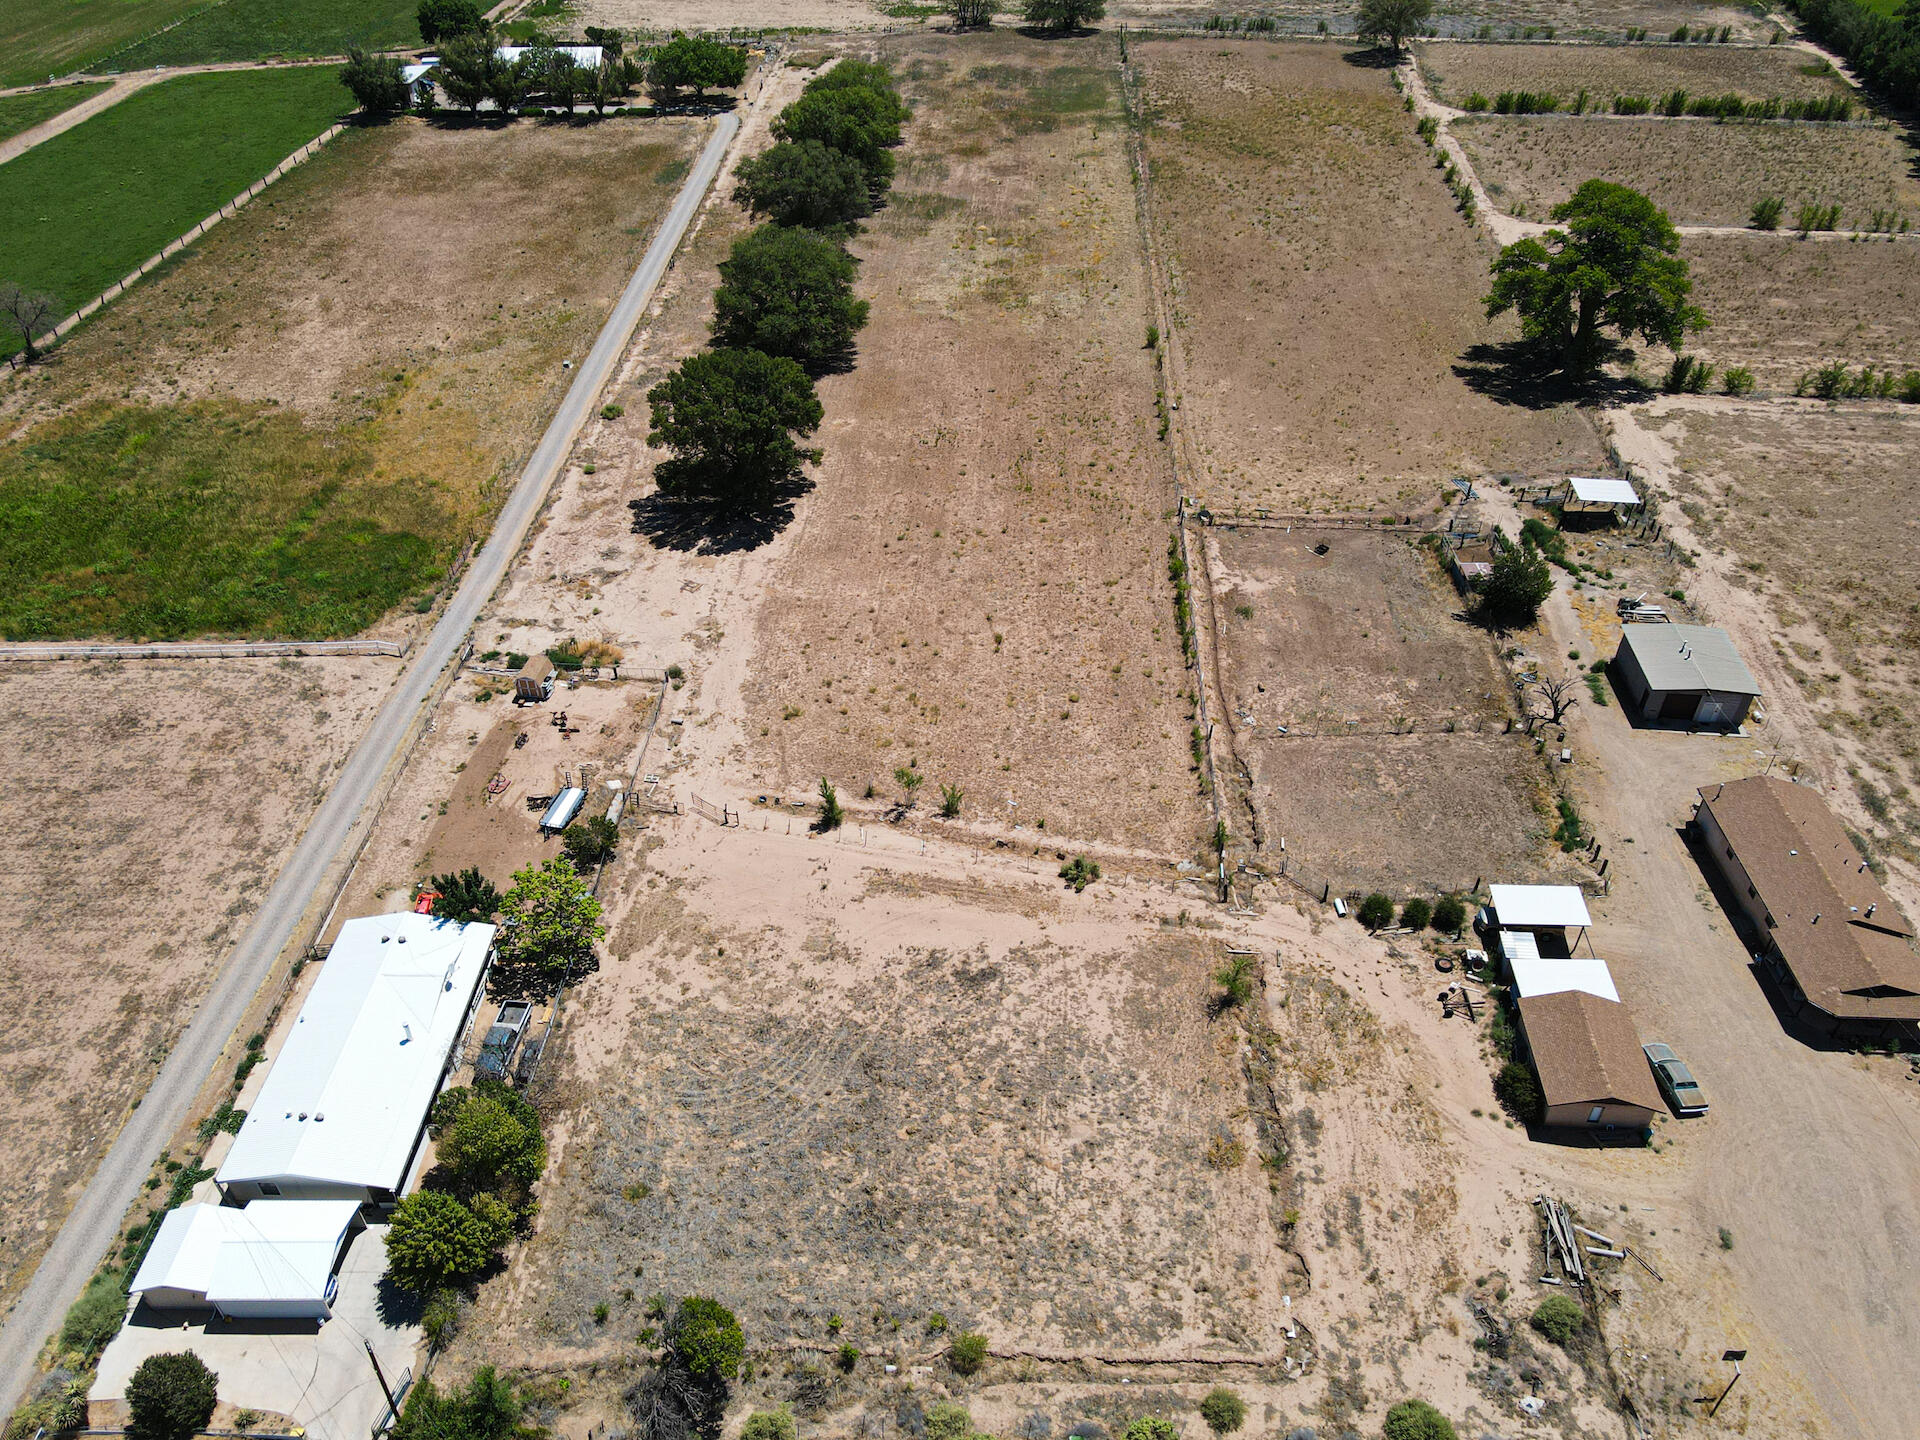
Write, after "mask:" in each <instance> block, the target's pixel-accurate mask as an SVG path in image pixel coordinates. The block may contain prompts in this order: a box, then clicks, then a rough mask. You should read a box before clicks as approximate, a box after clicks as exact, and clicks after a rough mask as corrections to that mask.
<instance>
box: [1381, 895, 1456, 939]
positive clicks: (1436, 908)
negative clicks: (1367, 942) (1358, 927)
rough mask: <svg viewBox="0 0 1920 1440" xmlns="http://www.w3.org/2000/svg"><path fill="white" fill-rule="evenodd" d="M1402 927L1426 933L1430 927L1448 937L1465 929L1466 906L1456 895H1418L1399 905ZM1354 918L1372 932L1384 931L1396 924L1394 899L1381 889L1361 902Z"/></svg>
mask: <svg viewBox="0 0 1920 1440" xmlns="http://www.w3.org/2000/svg"><path fill="white" fill-rule="evenodd" d="M1399 913H1400V924H1401V925H1402V926H1403V927H1405V928H1406V929H1408V930H1425V929H1426V928H1427V927H1428V926H1429V925H1431V926H1432V927H1433V928H1434V929H1435V930H1438V931H1441V932H1442V933H1444V934H1447V935H1458V934H1459V933H1460V932H1461V930H1463V929H1464V928H1466V923H1467V905H1466V902H1465V901H1464V900H1462V899H1461V898H1460V897H1459V896H1457V895H1442V896H1441V897H1440V898H1439V899H1438V900H1426V899H1423V898H1422V897H1420V896H1418V895H1416V896H1414V897H1413V898H1412V899H1411V900H1408V901H1407V902H1406V903H1404V904H1403V905H1401V906H1400V912H1399ZM1354 915H1355V916H1356V918H1358V919H1359V921H1360V923H1361V924H1362V925H1364V926H1366V927H1367V929H1369V930H1384V929H1386V928H1387V927H1388V926H1389V925H1391V924H1393V917H1394V906H1393V897H1392V896H1390V895H1383V894H1381V893H1380V892H1379V891H1378V890H1376V891H1374V893H1373V894H1371V895H1369V896H1367V897H1366V899H1364V900H1362V901H1361V902H1360V905H1359V908H1357V909H1356V910H1355V911H1354Z"/></svg>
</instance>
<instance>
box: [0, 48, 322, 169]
mask: <svg viewBox="0 0 1920 1440" xmlns="http://www.w3.org/2000/svg"><path fill="white" fill-rule="evenodd" d="M345 58H346V57H345V56H341V55H327V56H323V57H321V58H318V59H314V60H275V61H271V62H269V61H264V60H235V61H228V62H226V63H223V64H219V65H180V66H173V67H169V68H167V69H164V70H142V71H141V72H139V73H138V74H137V75H68V76H64V77H62V79H61V81H60V83H61V84H62V85H71V84H77V83H84V82H86V81H90V80H105V81H107V82H108V88H107V89H105V90H102V91H101V92H100V93H99V94H98V95H95V96H93V97H92V98H91V99H87V100H82V101H81V102H80V103H79V104H78V105H75V106H74V107H73V108H72V109H70V110H62V111H61V112H60V113H59V114H58V115H56V116H54V117H53V118H52V119H51V120H42V121H41V122H40V123H39V124H38V125H35V126H33V127H32V128H31V129H27V130H22V131H21V132H20V133H19V134H18V135H15V136H13V137H11V138H10V139H7V140H0V165H4V164H6V163H7V161H9V160H16V159H18V158H19V157H20V156H22V155H24V154H26V153H27V151H29V150H31V149H33V147H34V146H36V145H44V144H45V143H46V142H47V141H49V140H51V139H53V137H54V136H56V135H60V134H64V133H65V132H66V131H68V130H71V129H73V127H74V126H76V125H79V124H82V123H84V122H85V121H88V120H91V119H92V118H93V117H94V116H96V115H98V114H99V113H100V112H101V111H102V110H106V109H109V108H110V107H112V106H115V105H118V104H119V103H120V102H121V101H122V100H124V99H126V98H127V97H128V96H129V95H131V94H133V93H134V92H135V91H137V90H144V89H146V88H147V87H148V86H149V85H158V84H159V83H160V82H161V81H163V80H175V79H178V78H179V77H180V76H182V75H205V74H207V73H209V72H210V71H215V70H285V69H287V68H289V67H299V66H309V65H339V64H341V63H343V61H344V60H345ZM45 88H46V87H45V86H42V85H23V86H21V87H20V88H18V89H15V90H0V95H25V94H28V93H30V92H32V91H35V90H42V89H45Z"/></svg>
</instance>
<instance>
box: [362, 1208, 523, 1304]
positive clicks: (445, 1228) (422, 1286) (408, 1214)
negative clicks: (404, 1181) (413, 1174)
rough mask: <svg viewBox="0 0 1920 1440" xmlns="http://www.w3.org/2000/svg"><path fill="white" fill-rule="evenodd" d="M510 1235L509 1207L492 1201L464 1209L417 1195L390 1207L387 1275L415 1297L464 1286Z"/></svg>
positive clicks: (511, 1212)
mask: <svg viewBox="0 0 1920 1440" xmlns="http://www.w3.org/2000/svg"><path fill="white" fill-rule="evenodd" d="M512 1231H513V1211H512V1209H511V1207H509V1206H508V1205H506V1204H505V1203H503V1202H502V1201H500V1200H497V1199H495V1198H494V1197H493V1196H491V1195H478V1196H475V1197H474V1199H473V1200H472V1202H471V1203H463V1202H462V1201H460V1200H458V1199H456V1198H455V1197H454V1196H452V1195H448V1194H446V1193H445V1192H444V1191H440V1190H416V1191H414V1192H413V1194H411V1195H409V1196H407V1197H406V1198H405V1199H404V1200H402V1201H401V1202H400V1203H399V1204H398V1205H396V1206H395V1207H394V1211H393V1221H392V1223H391V1224H390V1225H388V1227H387V1274H388V1275H390V1276H392V1277H393V1282H394V1284H396V1285H398V1286H399V1287H400V1288H401V1289H403V1290H410V1291H412V1292H413V1293H414V1294H416V1295H426V1294H430V1293H431V1292H433V1291H435V1290H438V1289H441V1288H442V1287H444V1286H449V1285H453V1286H458V1285H464V1284H466V1283H467V1282H468V1281H469V1280H471V1279H473V1277H474V1276H476V1275H478V1274H479V1273H480V1272H481V1271H482V1270H484V1269H486V1268H487V1265H488V1264H489V1262H491V1261H492V1259H493V1256H494V1252H496V1251H497V1250H499V1248H500V1247H501V1246H502V1245H504V1244H505V1243H506V1240H507V1236H508V1235H510V1234H511V1233H512Z"/></svg>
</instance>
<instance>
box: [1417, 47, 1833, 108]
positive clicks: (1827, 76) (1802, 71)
mask: <svg viewBox="0 0 1920 1440" xmlns="http://www.w3.org/2000/svg"><path fill="white" fill-rule="evenodd" d="M1415 54H1416V55H1417V56H1418V57H1419V61H1420V69H1421V71H1422V72H1423V73H1424V74H1425V75H1426V78H1427V84H1428V86H1429V87H1430V88H1431V90H1432V91H1433V97H1434V99H1436V100H1438V101H1440V102H1441V103H1442V104H1444V105H1453V106H1460V105H1463V104H1465V103H1466V99H1467V96H1469V95H1471V94H1472V93H1473V92H1474V91H1476V90H1477V91H1479V92H1480V93H1481V94H1482V95H1486V96H1488V97H1492V96H1496V95H1498V94H1499V93H1500V92H1501V91H1502V90H1534V91H1541V90H1544V91H1548V92H1550V93H1552V94H1554V95H1557V96H1558V97H1559V98H1560V101H1561V103H1562V105H1565V106H1571V105H1572V104H1573V102H1574V99H1575V97H1576V96H1578V95H1579V94H1580V92H1581V91H1582V90H1585V91H1587V92H1588V101H1587V105H1588V108H1589V109H1594V108H1599V109H1606V108H1608V107H1609V106H1611V105H1612V103H1613V97H1614V96H1615V95H1646V96H1660V95H1665V94H1667V93H1668V92H1669V91H1672V90H1676V89H1679V90H1685V91H1686V92H1687V93H1688V94H1690V95H1738V96H1740V97H1741V98H1743V99H1746V100H1769V99H1779V100H1813V99H1820V98H1823V97H1825V96H1828V95H1853V96H1855V98H1856V99H1858V92H1857V91H1855V90H1853V89H1852V87H1850V86H1849V85H1848V84H1847V83H1846V82H1845V81H1844V80H1842V79H1841V78H1840V77H1839V75H1838V74H1837V73H1836V72H1835V71H1834V69H1833V67H1832V66H1831V65H1829V64H1828V63H1827V62H1826V61H1825V60H1823V59H1821V58H1820V57H1819V56H1817V55H1809V54H1808V53H1807V52H1806V51H1804V50H1799V49H1794V48H1791V47H1786V48H1783V47H1780V46H1763V47H1760V48H1757V49H1756V48H1753V47H1749V46H1725V45H1457V44H1432V43H1430V44H1426V45H1421V46H1417V47H1416V48H1415Z"/></svg>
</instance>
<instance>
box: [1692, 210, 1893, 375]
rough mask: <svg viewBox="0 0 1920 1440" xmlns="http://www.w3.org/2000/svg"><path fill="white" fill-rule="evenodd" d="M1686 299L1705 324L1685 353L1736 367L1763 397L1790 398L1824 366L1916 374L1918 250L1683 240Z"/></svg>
mask: <svg viewBox="0 0 1920 1440" xmlns="http://www.w3.org/2000/svg"><path fill="white" fill-rule="evenodd" d="M1681 253H1682V254H1683V255H1685V256H1686V257H1687V262H1688V264H1689V265H1690V266H1691V267H1692V272H1693V283H1694V289H1693V297H1694V300H1695V302H1696V303H1697V304H1698V305H1699V306H1700V308H1701V309H1703V310H1705V311H1706V312H1707V318H1708V319H1710V320H1711V321H1712V322H1713V324H1712V326H1711V328H1709V329H1707V330H1704V331H1702V332H1701V333H1700V335H1699V336H1698V337H1697V338H1696V339H1694V340H1692V341H1691V342H1690V343H1689V345H1688V348H1689V349H1690V350H1692V351H1696V352H1698V353H1699V354H1700V355H1701V356H1702V357H1704V358H1706V359H1709V360H1712V361H1714V362H1716V363H1718V364H1719V365H1720V366H1721V368H1722V369H1724V368H1725V367H1727V366H1729V365H1745V366H1746V367H1747V368H1749V369H1750V370H1752V371H1753V373H1754V377H1755V379H1756V381H1757V382H1758V384H1759V386H1760V388H1761V389H1763V390H1776V391H1780V392H1783V393H1787V394H1791V393H1792V392H1793V390H1794V387H1795V386H1796V385H1797V384H1798V383H1799V380H1800V377H1801V376H1802V375H1803V374H1804V373H1805V372H1807V371H1808V370H1813V369H1817V368H1818V367H1820V366H1822V365H1826V364H1829V363H1831V362H1832V361H1835V360H1839V361H1844V362H1845V363H1846V364H1847V365H1848V366H1849V367H1850V368H1851V369H1853V370H1856V371H1857V370H1858V369H1859V368H1860V367H1861V366H1862V365H1872V366H1873V367H1874V368H1875V369H1877V370H1889V369H1890V370H1893V371H1895V372H1905V371H1907V370H1911V369H1920V333H1916V327H1915V326H1914V325H1913V324H1912V323H1911V318H1912V316H1913V315H1914V313H1915V310H1916V307H1920V245H1915V244H1913V243H1911V242H1902V241H1893V242H1888V241H1879V242H1874V243H1868V242H1864V241H1863V242H1861V243H1859V244H1840V243H1823V244H1812V243H1808V244H1783V243H1781V242H1780V241H1778V240H1774V239H1762V238H1760V237H1758V236H1753V237H1748V236H1729V237H1726V238H1724V239H1723V238H1720V237H1717V236H1698V237H1689V238H1688V239H1687V241H1686V242H1685V244H1684V245H1683V246H1682V249H1681Z"/></svg>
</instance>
